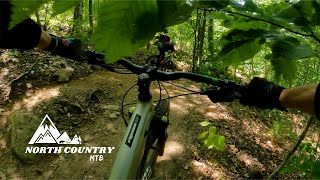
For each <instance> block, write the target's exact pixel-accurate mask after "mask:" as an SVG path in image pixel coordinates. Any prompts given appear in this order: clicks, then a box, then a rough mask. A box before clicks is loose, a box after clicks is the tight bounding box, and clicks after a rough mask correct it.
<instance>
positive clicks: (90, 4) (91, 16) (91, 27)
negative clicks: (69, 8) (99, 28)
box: [89, 0, 93, 36]
mask: <svg viewBox="0 0 320 180" xmlns="http://www.w3.org/2000/svg"><path fill="white" fill-rule="evenodd" d="M89 25H90V28H89V36H91V35H92V31H93V15H92V0H89Z"/></svg>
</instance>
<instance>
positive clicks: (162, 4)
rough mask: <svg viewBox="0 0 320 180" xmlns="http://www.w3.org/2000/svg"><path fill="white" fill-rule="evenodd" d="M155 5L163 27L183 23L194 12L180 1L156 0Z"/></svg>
mask: <svg viewBox="0 0 320 180" xmlns="http://www.w3.org/2000/svg"><path fill="white" fill-rule="evenodd" d="M157 5H158V9H159V17H160V20H161V23H162V25H163V26H165V27H168V26H173V25H176V24H180V23H183V22H185V21H186V20H188V19H189V18H190V17H191V13H192V11H193V10H194V7H192V6H190V5H188V4H187V3H186V1H180V0H170V1H168V0H158V1H157Z"/></svg>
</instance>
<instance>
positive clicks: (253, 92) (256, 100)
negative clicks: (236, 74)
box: [240, 77, 285, 110]
mask: <svg viewBox="0 0 320 180" xmlns="http://www.w3.org/2000/svg"><path fill="white" fill-rule="evenodd" d="M283 89H285V88H284V87H281V86H279V85H277V84H275V83H273V82H269V81H267V80H266V79H264V78H259V77H255V78H253V79H252V80H251V82H250V83H249V84H248V85H247V87H246V88H245V90H244V92H243V93H242V97H241V98H240V102H241V103H242V104H244V105H250V106H255V107H259V108H264V109H273V108H276V109H280V110H285V108H284V107H283V106H281V104H280V101H279V97H280V94H281V92H282V90H283Z"/></svg>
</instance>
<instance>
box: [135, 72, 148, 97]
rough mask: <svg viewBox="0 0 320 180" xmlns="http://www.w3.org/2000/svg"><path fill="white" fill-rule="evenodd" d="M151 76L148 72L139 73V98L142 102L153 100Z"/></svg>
mask: <svg viewBox="0 0 320 180" xmlns="http://www.w3.org/2000/svg"><path fill="white" fill-rule="evenodd" d="M150 84H151V80H150V76H149V75H148V74H147V73H141V74H139V75H138V83H137V85H138V92H139V94H138V98H139V100H140V101H141V102H148V101H150V100H151V98H152V95H151V93H150Z"/></svg>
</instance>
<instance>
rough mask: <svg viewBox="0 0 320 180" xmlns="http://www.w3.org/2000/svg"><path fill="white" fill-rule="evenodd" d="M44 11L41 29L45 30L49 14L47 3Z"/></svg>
mask: <svg viewBox="0 0 320 180" xmlns="http://www.w3.org/2000/svg"><path fill="white" fill-rule="evenodd" d="M45 7H46V12H45V15H44V25H43V30H45V31H47V30H48V14H49V5H48V4H46V5H45Z"/></svg>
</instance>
